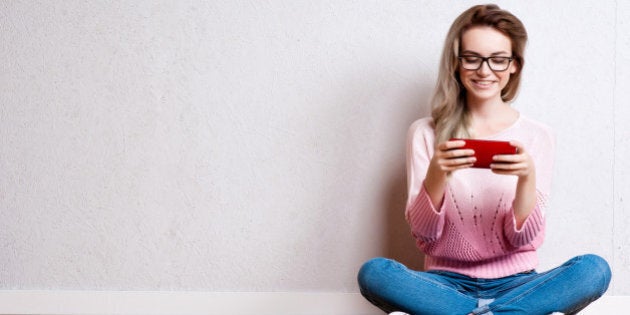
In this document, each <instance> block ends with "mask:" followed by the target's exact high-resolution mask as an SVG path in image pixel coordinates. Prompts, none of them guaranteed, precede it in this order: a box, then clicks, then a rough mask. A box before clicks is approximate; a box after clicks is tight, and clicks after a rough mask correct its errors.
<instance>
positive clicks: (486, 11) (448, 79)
mask: <svg viewBox="0 0 630 315" xmlns="http://www.w3.org/2000/svg"><path fill="white" fill-rule="evenodd" d="M475 26H489V27H492V28H494V29H496V30H497V31H499V32H501V33H503V34H505V35H506V36H508V37H509V38H510V40H511V42H512V57H513V58H514V61H513V62H515V63H516V72H515V73H513V74H512V75H511V76H510V81H509V82H508V84H507V85H506V87H505V88H504V89H503V90H502V91H501V98H502V99H503V101H504V102H510V101H512V100H513V99H514V98H515V97H516V94H517V92H518V88H519V85H520V82H521V71H522V69H523V66H524V64H525V60H524V59H523V55H524V52H525V45H526V43H527V31H526V30H525V26H523V23H522V22H521V21H520V20H519V19H518V18H517V17H516V16H514V15H513V14H512V13H510V12H508V11H505V10H502V9H501V8H499V6H497V5H494V4H487V5H476V6H473V7H471V8H470V9H468V10H466V11H464V13H462V14H461V15H460V16H459V17H457V19H455V21H454V22H453V24H452V25H451V28H450V29H449V31H448V34H447V36H446V40H445V42H444V49H443V51H442V58H441V61H440V71H439V75H438V80H437V84H436V87H435V92H434V94H433V97H432V99H431V116H432V117H433V123H434V125H435V135H436V144H438V143H442V142H444V141H446V140H448V139H450V138H453V137H457V138H469V137H470V136H471V134H470V132H469V126H470V117H469V113H468V108H467V105H466V89H464V86H463V85H462V83H461V80H460V78H459V72H458V67H459V60H458V59H457V57H458V55H459V49H460V42H461V38H462V34H463V33H464V32H465V31H466V30H468V29H470V28H472V27H475Z"/></svg>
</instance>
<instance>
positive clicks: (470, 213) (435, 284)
mask: <svg viewBox="0 0 630 315" xmlns="http://www.w3.org/2000/svg"><path fill="white" fill-rule="evenodd" d="M526 41H527V33H526V31H525V28H524V27H523V25H522V23H521V21H520V20H518V19H517V18H516V17H515V16H514V15H512V14H511V13H509V12H507V11H505V10H501V9H500V8H499V7H497V6H496V5H479V6H474V7H472V8H470V9H468V10H467V11H465V12H464V13H462V14H461V15H460V16H459V17H458V18H457V19H456V20H455V22H454V23H453V25H452V26H451V28H450V30H449V33H448V36H447V38H446V43H445V46H444V51H443V54H442V60H441V64H440V74H439V78H438V82H437V88H436V91H435V94H434V97H433V99H432V109H433V111H432V117H430V118H424V119H420V120H418V121H416V122H415V123H414V124H413V125H412V126H411V128H410V130H409V138H408V153H407V172H408V189H409V198H408V202H407V208H406V213H405V214H406V219H407V221H408V223H409V225H410V227H411V233H412V235H413V237H414V238H415V239H416V242H417V245H418V247H419V248H420V249H421V250H422V251H423V252H424V253H425V255H426V256H425V269H426V271H424V272H420V271H413V270H410V269H408V268H406V267H405V266H403V265H402V264H400V263H398V262H396V261H393V260H390V259H386V258H375V259H372V260H370V261H368V262H367V263H365V264H364V265H363V267H362V268H361V270H360V272H359V286H360V288H361V293H362V294H363V295H364V296H365V297H366V298H367V299H368V300H369V301H370V302H372V303H373V304H374V305H376V306H377V307H379V308H381V309H382V310H384V311H386V312H394V311H402V312H406V313H410V314H414V315H418V314H429V315H439V314H445V315H460V314H461V315H466V314H494V315H498V314H527V315H535V314H550V313H553V312H563V313H565V314H574V313H577V312H578V311H579V310H581V309H583V308H584V307H586V306H587V305H588V304H589V303H591V302H593V301H594V300H596V299H597V298H599V297H600V296H601V295H602V294H603V293H604V292H605V291H606V289H607V288H608V284H609V282H610V278H611V273H610V268H609V266H608V264H607V263H606V261H605V260H603V259H602V258H600V257H599V256H596V255H584V256H579V257H575V258H573V259H571V260H569V261H567V262H566V263H564V264H563V265H561V266H559V267H557V268H555V269H552V270H550V271H547V272H544V273H538V272H536V271H535V270H534V268H535V267H536V265H537V263H538V259H537V256H536V249H537V248H538V247H539V246H540V245H541V243H542V241H543V238H544V233H545V207H546V202H547V200H548V198H549V191H550V187H551V176H552V162H553V155H554V140H553V136H552V133H551V131H550V129H549V128H548V127H546V126H545V125H543V124H541V123H538V122H535V121H533V120H530V119H528V118H526V117H524V116H522V115H521V114H519V112H518V111H516V110H515V109H514V108H512V107H511V106H510V102H511V101H512V100H513V99H514V97H515V96H516V94H517V91H518V87H519V82H520V77H521V70H522V69H523V65H524V59H523V52H524V48H525V43H526ZM453 138H458V139H484V140H502V141H509V142H510V144H511V145H512V146H514V147H516V148H517V151H516V152H517V153H516V154H503V155H495V156H494V157H493V162H492V164H491V166H490V169H482V168H472V166H473V164H474V162H475V161H476V160H475V152H474V150H471V149H465V148H463V147H464V146H465V143H466V141H465V140H451V139H453Z"/></svg>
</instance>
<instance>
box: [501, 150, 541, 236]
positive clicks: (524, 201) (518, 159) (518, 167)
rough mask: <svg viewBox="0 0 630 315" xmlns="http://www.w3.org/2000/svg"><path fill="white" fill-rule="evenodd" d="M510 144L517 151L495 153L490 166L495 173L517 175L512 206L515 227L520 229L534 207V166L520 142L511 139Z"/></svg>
mask: <svg viewBox="0 0 630 315" xmlns="http://www.w3.org/2000/svg"><path fill="white" fill-rule="evenodd" d="M510 144H511V145H513V146H515V147H516V148H517V149H518V151H517V152H518V153H517V154H510V155H496V156H495V157H494V159H493V160H494V163H493V164H492V165H490V168H491V169H492V171H493V172H494V173H496V174H502V175H515V176H518V181H517V183H516V193H515V196H514V201H513V202H512V207H513V208H514V217H515V219H516V228H517V229H520V228H521V227H522V226H523V223H524V222H525V220H527V217H529V215H530V214H531V213H532V211H533V210H534V208H535V207H536V200H537V199H536V166H535V165H534V160H533V159H532V157H531V156H530V155H529V154H528V153H527V151H525V148H524V147H523V145H522V144H521V143H520V142H518V141H511V142H510Z"/></svg>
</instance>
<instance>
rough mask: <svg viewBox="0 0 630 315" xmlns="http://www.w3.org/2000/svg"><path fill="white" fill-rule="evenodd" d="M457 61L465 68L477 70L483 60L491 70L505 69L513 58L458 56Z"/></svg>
mask: <svg viewBox="0 0 630 315" xmlns="http://www.w3.org/2000/svg"><path fill="white" fill-rule="evenodd" d="M457 59H459V63H460V64H461V65H462V67H463V68H464V69H466V70H479V69H481V66H482V65H483V63H484V62H486V63H487V64H488V67H490V70H492V71H497V72H501V71H505V70H507V69H508V68H509V67H510V63H511V62H512V60H514V58H513V57H501V56H493V57H481V56H473V55H469V56H459V57H457Z"/></svg>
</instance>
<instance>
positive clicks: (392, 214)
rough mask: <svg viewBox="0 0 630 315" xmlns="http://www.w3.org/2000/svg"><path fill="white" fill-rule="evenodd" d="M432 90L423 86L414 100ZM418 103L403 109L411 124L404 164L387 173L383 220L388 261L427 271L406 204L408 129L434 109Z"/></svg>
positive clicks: (404, 136) (423, 97)
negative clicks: (411, 226)
mask: <svg viewBox="0 0 630 315" xmlns="http://www.w3.org/2000/svg"><path fill="white" fill-rule="evenodd" d="M430 91H431V88H429V87H428V86H421V87H419V89H418V90H417V91H416V93H417V94H416V95H415V97H414V98H413V99H414V100H416V101H417V100H426V99H428V96H429V94H430ZM418 104H419V102H414V103H413V104H406V106H403V107H402V108H403V109H406V110H402V111H401V115H404V117H405V118H404V119H401V120H406V121H407V124H406V125H405V126H404V128H403V129H404V130H401V134H402V137H401V141H400V143H401V149H402V150H401V152H403V153H402V154H401V158H400V163H397V165H396V166H395V167H392V171H391V173H390V174H387V177H385V178H387V181H385V183H386V185H384V187H383V191H384V194H386V196H385V197H384V198H383V200H384V204H383V206H382V209H383V211H384V214H383V217H384V219H385V221H384V222H385V225H386V226H385V229H384V230H385V231H386V236H385V240H384V243H383V244H384V248H383V252H384V253H385V256H386V257H388V258H392V259H395V260H397V261H399V262H400V263H402V264H404V265H405V266H407V267H408V268H410V269H413V270H423V266H424V254H423V253H422V252H421V251H420V250H419V249H418V248H417V247H416V244H415V239H414V238H413V236H412V235H411V230H410V228H409V225H408V224H407V221H406V220H405V205H406V203H407V174H406V165H405V158H406V157H405V153H404V152H405V144H406V141H407V139H406V136H407V129H408V128H409V126H410V125H411V123H413V122H414V121H415V120H417V119H420V118H422V117H427V116H429V115H430V109H429V105H428V102H427V103H421V105H420V106H419V105H418Z"/></svg>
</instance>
